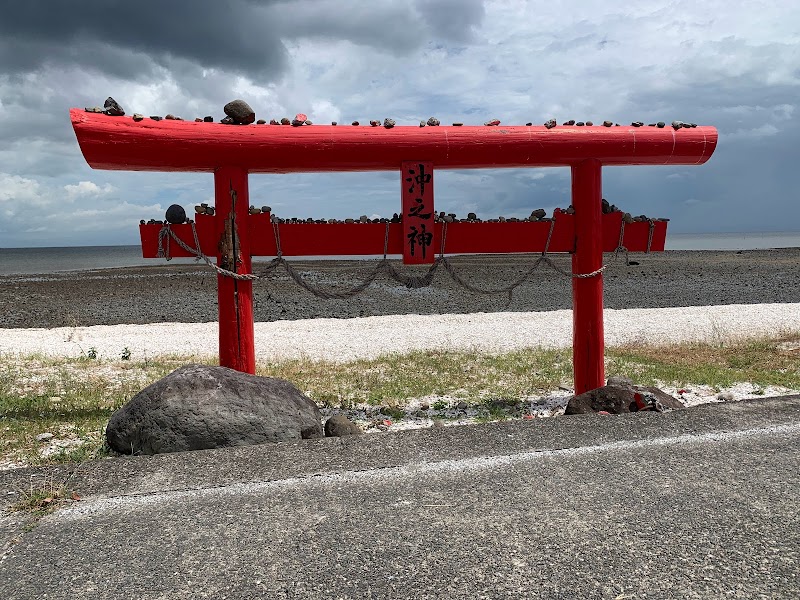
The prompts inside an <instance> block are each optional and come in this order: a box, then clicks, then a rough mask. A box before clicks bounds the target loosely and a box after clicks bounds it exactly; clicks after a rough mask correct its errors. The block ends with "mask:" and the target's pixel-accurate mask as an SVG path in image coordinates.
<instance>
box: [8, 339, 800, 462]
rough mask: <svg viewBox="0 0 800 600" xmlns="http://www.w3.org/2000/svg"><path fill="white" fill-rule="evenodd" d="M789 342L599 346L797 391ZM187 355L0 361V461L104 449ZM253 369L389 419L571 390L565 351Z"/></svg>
mask: <svg viewBox="0 0 800 600" xmlns="http://www.w3.org/2000/svg"><path fill="white" fill-rule="evenodd" d="M798 341H800V333H791V334H785V335H781V336H777V337H775V338H773V339H761V340H753V341H743V342H740V343H735V344H722V345H720V344H713V345H702V344H682V345H670V346H643V345H635V346H628V347H622V348H608V349H607V351H606V373H608V374H616V375H626V376H629V377H631V378H632V379H634V380H635V381H636V382H637V383H639V384H650V385H664V386H666V385H674V386H676V387H685V386H692V385H703V386H709V387H712V388H714V389H721V388H725V387H729V386H732V385H734V384H736V383H739V382H751V383H753V384H754V385H756V386H758V387H759V388H760V389H762V390H763V388H766V387H767V386H781V387H784V388H788V389H792V390H800V353H799V352H798V351H797V350H796V349H795V350H791V349H787V348H791V347H792V346H787V343H795V344H796V343H797V342H798ZM206 360H207V361H211V359H206ZM188 362H202V361H199V360H198V359H197V358H196V357H180V356H173V357H159V358H158V359H157V360H152V359H150V360H147V361H142V362H133V361H129V360H117V361H103V360H97V359H88V358H85V357H84V358H74V359H66V358H55V359H54V358H46V357H42V356H29V357H25V358H11V357H4V356H0V460H3V459H5V460H14V461H17V462H22V463H24V464H31V465H41V464H49V463H60V462H83V461H86V460H89V459H93V458H101V457H104V456H107V455H108V454H109V451H108V449H107V448H106V447H105V446H104V437H103V433H104V428H105V425H106V423H107V422H108V419H109V417H110V416H111V414H112V413H113V411H114V410H116V409H117V408H118V407H120V406H122V405H123V404H124V403H125V402H127V401H128V400H129V399H130V398H131V397H132V396H133V395H134V394H136V393H137V392H138V391H140V390H141V389H143V388H144V387H146V386H147V385H149V384H150V383H152V382H153V381H156V380H158V379H160V378H161V377H163V376H164V375H166V374H167V373H169V372H171V371H172V370H174V369H176V368H178V367H179V366H181V365H183V364H187V363H188ZM209 364H211V362H209ZM257 372H258V374H259V375H265V376H272V377H280V378H283V379H287V380H289V381H291V382H292V383H294V384H295V385H296V386H297V387H299V388H300V389H301V390H302V391H304V392H306V393H308V394H309V395H310V397H311V398H312V399H313V400H314V401H316V402H317V403H318V404H319V405H320V406H327V407H331V408H344V409H347V408H352V407H354V406H356V405H362V404H367V405H373V406H380V407H382V410H381V412H382V413H383V414H386V415H388V416H389V417H391V418H392V419H393V420H397V419H401V418H403V416H404V408H405V407H406V405H407V404H408V400H409V399H414V398H425V397H431V400H430V404H431V407H432V408H433V409H435V410H437V411H439V410H442V409H444V408H446V407H447V404H448V403H447V402H445V401H444V400H441V399H437V397H438V398H440V397H443V396H446V397H450V398H455V399H458V400H463V401H466V402H467V403H468V404H470V405H471V406H473V407H476V408H480V409H481V411H480V414H481V417H480V419H481V420H496V419H501V418H505V417H507V416H508V411H507V410H503V408H502V406H500V404H501V401H502V402H506V403H507V404H508V403H509V401H510V403H511V404H513V403H515V402H519V400H520V399H522V398H524V397H528V396H537V395H542V394H545V393H547V392H550V391H552V390H554V389H556V388H557V387H558V386H567V387H569V386H571V385H572V352H571V350H568V349H567V350H541V349H531V350H521V351H515V352H508V353H504V354H499V355H489V354H480V353H476V352H443V351H432V352H411V353H409V354H404V355H389V356H383V357H380V358H376V359H373V360H358V361H353V362H349V363H334V362H329V361H311V360H290V361H282V362H279V363H265V364H259V365H258V367H257ZM43 432H51V433H53V434H54V435H55V436H56V438H61V439H64V438H69V439H71V440H72V444H73V445H71V446H69V447H68V448H64V449H62V450H61V451H57V452H55V453H53V454H51V455H50V456H46V457H45V456H42V454H41V449H42V447H43V446H44V444H41V443H39V442H37V441H36V436H37V435H38V434H40V433H43Z"/></svg>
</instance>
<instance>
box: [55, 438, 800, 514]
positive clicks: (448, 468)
mask: <svg viewBox="0 0 800 600" xmlns="http://www.w3.org/2000/svg"><path fill="white" fill-rule="evenodd" d="M797 433H800V423H793V424H791V425H774V426H769V427H759V428H754V429H745V430H741V431H721V432H712V433H701V434H684V435H678V436H672V437H664V438H658V439H649V440H635V441H620V442H607V443H605V444H597V445H592V446H582V447H577V448H563V449H557V450H533V451H527V452H518V453H515V454H507V455H500V456H480V457H474V458H464V459H456V460H441V461H434V462H430V463H411V464H408V465H403V466H397V467H386V468H379V469H365V470H363V471H341V472H335V473H320V474H311V475H305V476H302V477H289V478H286V479H279V480H276V481H265V482H258V483H234V484H231V485H226V486H220V487H213V488H201V489H188V490H175V491H165V492H156V493H151V494H142V495H130V496H117V497H110V498H109V497H106V498H102V497H100V498H97V499H87V500H84V501H82V502H80V503H77V504H73V505H71V506H70V507H68V508H66V509H63V510H61V511H59V512H57V513H55V514H54V518H58V519H61V520H79V519H83V518H86V517H90V516H94V515H98V514H102V513H106V512H109V511H119V510H126V509H127V510H135V509H138V508H143V507H147V506H151V505H154V504H162V503H165V502H176V501H177V502H181V501H187V500H197V499H198V498H203V497H205V498H211V497H215V496H216V497H225V496H239V495H243V494H254V493H259V492H266V491H273V490H285V489H290V488H297V487H298V486H318V485H326V484H337V485H340V484H343V483H346V484H359V483H367V482H385V481H387V480H389V481H397V480H398V479H402V478H418V477H419V476H420V475H437V474H446V473H455V472H463V471H489V470H496V469H498V468H502V467H509V466H512V465H518V464H521V463H525V462H531V461H537V460H541V459H544V458H559V457H572V456H581V455H587V454H601V453H603V452H617V451H621V450H638V449H644V448H656V447H664V446H681V445H689V444H702V443H710V444H714V443H725V442H730V441H734V440H740V439H743V438H748V437H758V436H774V435H792V434H797Z"/></svg>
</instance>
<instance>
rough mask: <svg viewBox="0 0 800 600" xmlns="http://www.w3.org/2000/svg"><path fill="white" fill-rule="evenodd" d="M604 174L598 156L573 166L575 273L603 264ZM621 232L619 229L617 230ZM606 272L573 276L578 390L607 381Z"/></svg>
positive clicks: (575, 360)
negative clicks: (605, 350) (604, 288)
mask: <svg viewBox="0 0 800 600" xmlns="http://www.w3.org/2000/svg"><path fill="white" fill-rule="evenodd" d="M601 203H602V175H601V163H600V161H598V160H587V161H584V162H582V163H580V164H578V165H575V166H574V167H572V205H573V206H574V207H575V253H574V254H573V255H572V273H573V274H585V273H591V272H593V271H595V270H597V269H599V268H600V267H601V266H602V265H603V237H604V236H601V235H597V233H598V232H600V231H602V221H603V214H602V204H601ZM617 235H619V233H617ZM603 351H604V341H603V275H602V273H601V274H599V275H596V276H594V277H588V278H584V279H579V278H573V280H572V362H573V368H574V378H575V393H576V394H582V393H584V392H587V391H589V390H593V389H596V388H599V387H602V386H603V385H605V368H604V365H603Z"/></svg>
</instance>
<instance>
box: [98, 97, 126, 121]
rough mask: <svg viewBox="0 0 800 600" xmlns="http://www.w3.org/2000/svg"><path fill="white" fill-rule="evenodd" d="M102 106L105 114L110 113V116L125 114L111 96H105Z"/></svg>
mask: <svg viewBox="0 0 800 600" xmlns="http://www.w3.org/2000/svg"><path fill="white" fill-rule="evenodd" d="M103 107H104V108H105V111H103V112H105V113H106V114H107V115H111V116H112V117H121V116H122V115H124V114H125V111H124V110H122V107H121V106H120V105H119V104H118V103H117V101H116V100H114V99H113V98H112V97H111V96H109V97H108V98H106V101H105V104H103Z"/></svg>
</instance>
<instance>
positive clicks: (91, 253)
mask: <svg viewBox="0 0 800 600" xmlns="http://www.w3.org/2000/svg"><path fill="white" fill-rule="evenodd" d="M666 248H667V250H760V249H767V248H800V232H784V233H701V234H698V233H674V234H672V233H667V244H666ZM307 258H308V259H316V258H326V257H307ZM336 258H339V259H345V258H365V257H336ZM367 258H377V257H367ZM259 260H262V261H266V260H269V259H268V258H267V257H263V258H255V259H254V261H255V262H258V261H259ZM194 263H195V260H194V259H192V258H175V259H173V260H172V261H170V263H169V264H194ZM160 264H165V261H163V260H162V259H157V258H142V251H141V248H140V247H139V246H75V247H65V248H0V275H31V274H37V273H57V272H61V271H87V270H92V269H109V268H117V267H138V266H148V265H150V266H154V265H160Z"/></svg>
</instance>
